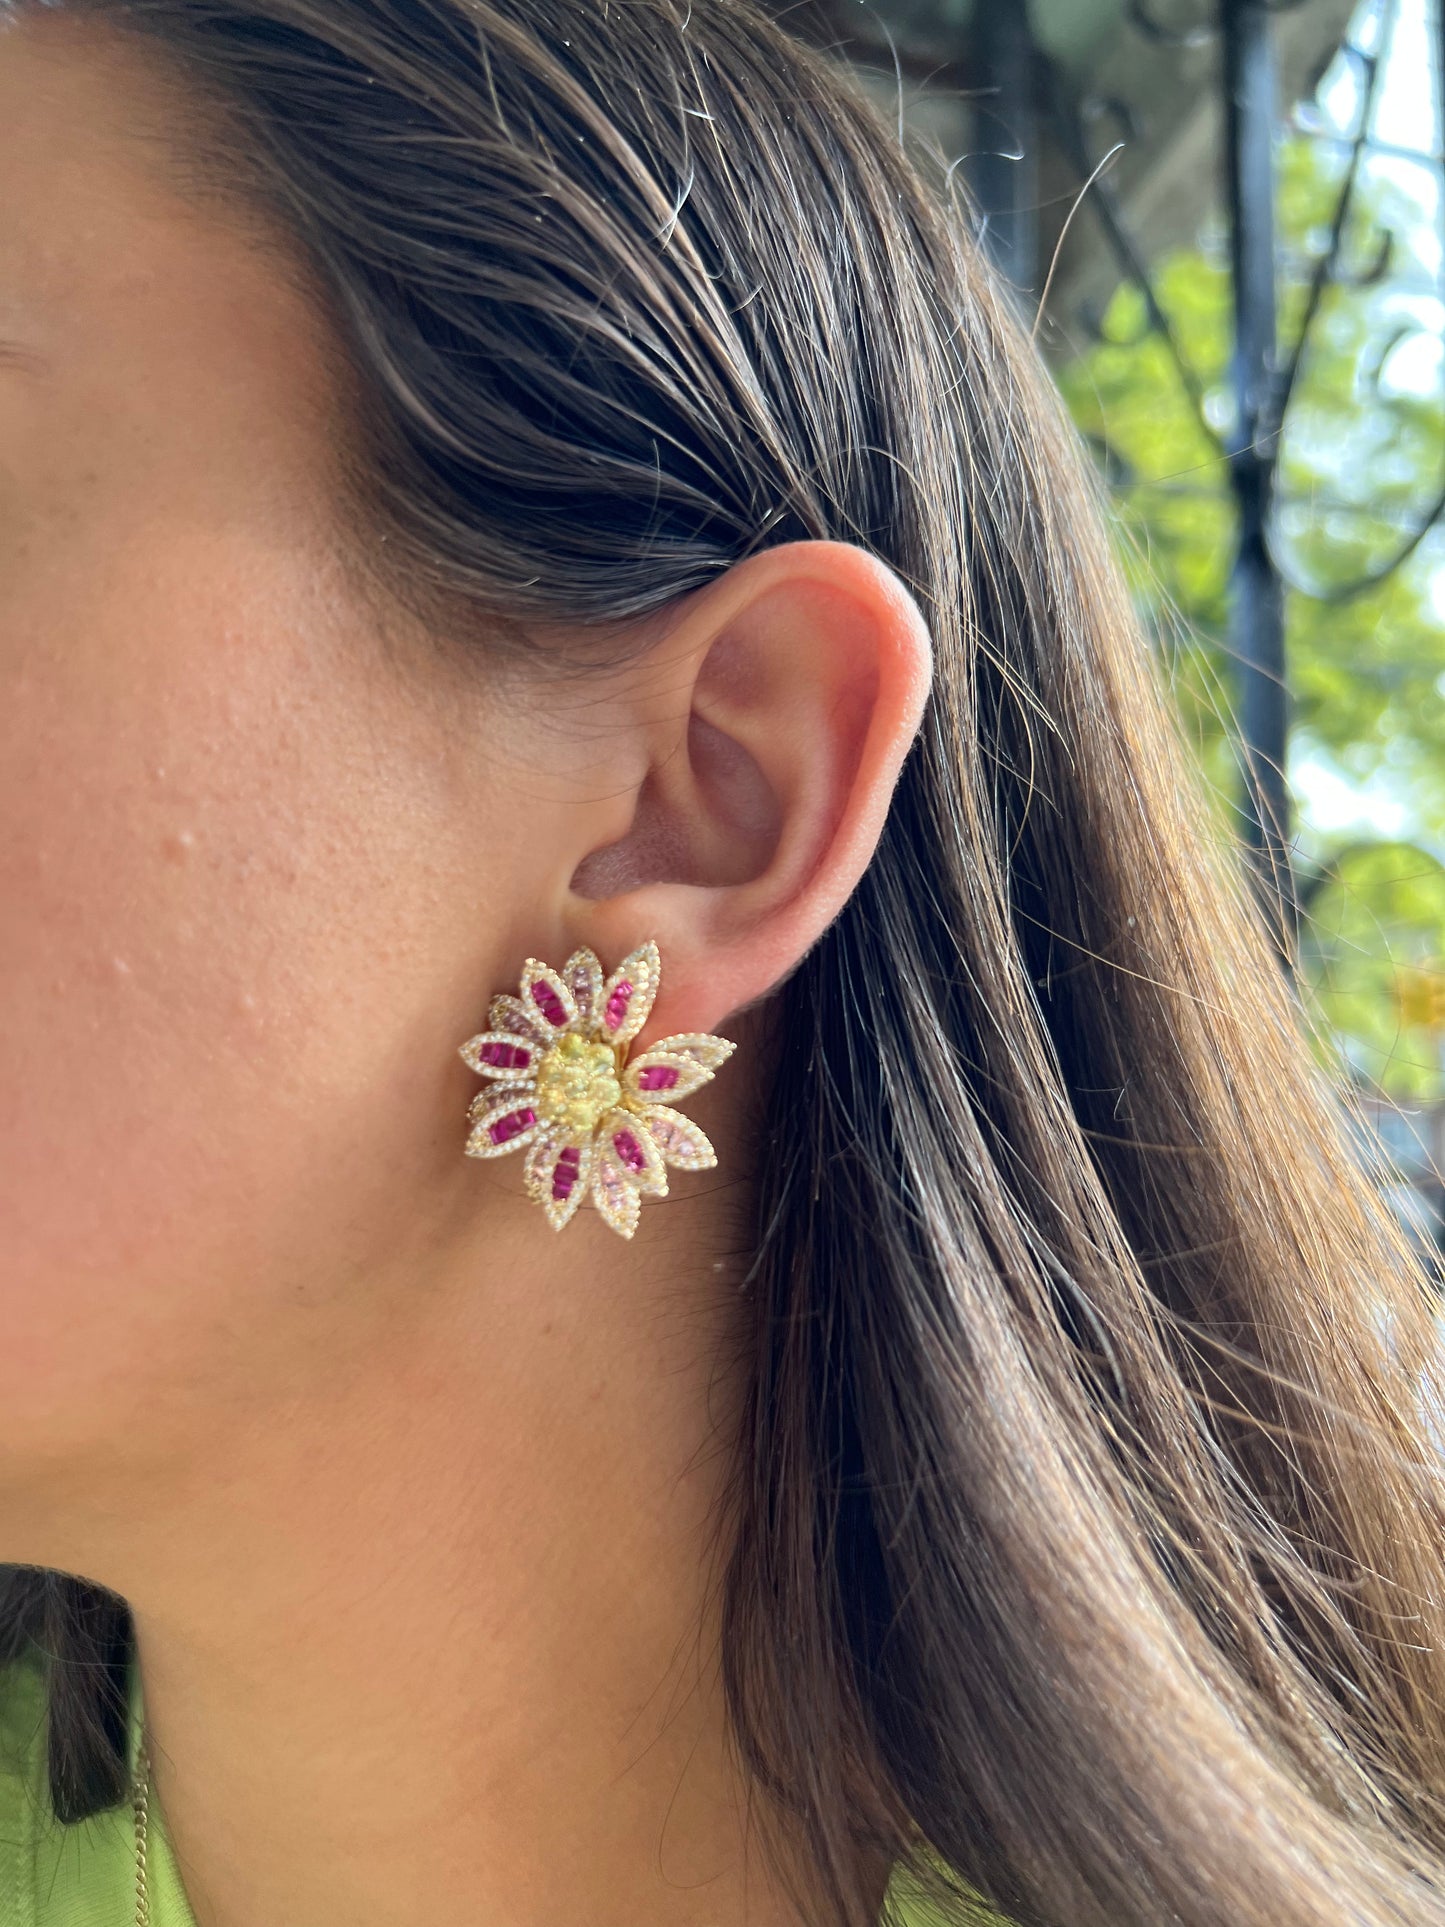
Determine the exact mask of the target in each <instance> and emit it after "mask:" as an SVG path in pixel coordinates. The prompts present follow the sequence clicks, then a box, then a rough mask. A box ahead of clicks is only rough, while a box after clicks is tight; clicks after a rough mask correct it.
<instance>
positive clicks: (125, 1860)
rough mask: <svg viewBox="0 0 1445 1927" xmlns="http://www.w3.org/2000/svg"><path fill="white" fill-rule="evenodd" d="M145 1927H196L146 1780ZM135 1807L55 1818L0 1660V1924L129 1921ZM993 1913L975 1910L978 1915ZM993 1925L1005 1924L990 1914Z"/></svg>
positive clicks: (913, 1912) (911, 1911) (31, 1672)
mask: <svg viewBox="0 0 1445 1927" xmlns="http://www.w3.org/2000/svg"><path fill="white" fill-rule="evenodd" d="M143 1716H144V1705H143V1701H142V1698H141V1686H140V1669H139V1667H137V1666H133V1667H132V1668H131V1676H130V1729H129V1738H128V1755H127V1760H128V1765H129V1766H130V1767H131V1769H132V1770H134V1767H135V1761H136V1755H137V1752H138V1750H139V1746H140V1734H141V1722H142V1719H143ZM146 1843H147V1867H148V1881H147V1884H148V1886H149V1889H150V1919H151V1927H196V1920H195V1916H194V1914H193V1913H192V1912H191V1908H190V1903H189V1901H188V1900H187V1899H186V1894H185V1889H184V1887H183V1886H182V1885H181V1877H180V1872H179V1870H178V1869H177V1866H176V1862H175V1857H174V1854H173V1852H172V1848H171V1842H170V1836H169V1834H168V1833H167V1831H166V1825H165V1817H164V1815H163V1814H162V1812H161V1810H160V1805H159V1802H158V1801H157V1799H156V1796H155V1788H154V1786H152V1788H151V1797H150V1805H149V1811H148V1820H147V1828H146ZM135 1884H136V1842H135V1815H134V1810H133V1808H132V1807H131V1804H130V1802H129V1801H128V1800H127V1801H124V1802H122V1804H121V1805H120V1806H117V1807H110V1808H108V1809H107V1810H106V1811H105V1812H104V1813H98V1814H96V1815H94V1816H93V1817H92V1818H91V1819H89V1820H85V1821H82V1822H81V1824H80V1825H79V1826H73V1827H72V1826H62V1825H61V1823H60V1822H59V1821H58V1820H57V1819H56V1818H55V1813H54V1810H53V1808H52V1807H51V1804H50V1781H49V1778H48V1775H47V1771H46V1765H45V1691H44V1677H43V1673H42V1662H41V1659H40V1656H39V1654H38V1653H35V1652H33V1650H32V1652H31V1653H29V1654H27V1655H26V1656H25V1657H24V1658H21V1659H17V1660H15V1661H13V1662H12V1663H11V1664H10V1665H9V1666H4V1667H0V1927H134V1922H135V1913H136V1893H135ZM889 1899H890V1901H892V1902H893V1903H894V1904H895V1905H896V1906H897V1909H898V1912H897V1916H896V1918H897V1919H898V1921H899V1922H900V1923H901V1924H902V1927H937V1917H936V1915H934V1914H933V1913H932V1912H930V1911H929V1910H928V1909H926V1908H925V1907H924V1905H923V1904H922V1903H921V1902H920V1901H918V1900H905V1899H904V1890H903V1887H902V1884H901V1882H900V1881H899V1880H898V1879H897V1878H895V1881H894V1884H893V1885H892V1886H891V1887H890V1888H889ZM986 1920H996V1917H995V1916H991V1915H985V1914H982V1913H980V1915H979V1921H980V1923H983V1922H984V1921H986ZM996 1927H1007V1923H1005V1922H1003V1921H997V1920H996Z"/></svg>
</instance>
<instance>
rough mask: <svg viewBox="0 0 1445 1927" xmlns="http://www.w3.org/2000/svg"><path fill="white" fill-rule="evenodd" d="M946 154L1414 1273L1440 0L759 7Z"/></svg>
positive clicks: (1440, 677) (1436, 985)
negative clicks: (1343, 1085) (1073, 422)
mask: <svg viewBox="0 0 1445 1927" xmlns="http://www.w3.org/2000/svg"><path fill="white" fill-rule="evenodd" d="M776 11H777V13H778V14H779V15H780V17H782V18H783V19H784V20H785V22H786V24H787V25H788V26H789V27H790V28H791V30H792V31H793V32H795V33H799V34H801V35H803V36H804V37H805V38H808V39H810V40H813V41H815V42H817V43H818V44H820V45H822V46H825V47H827V48H830V49H832V50H833V51H834V52H835V53H838V54H841V55H842V56H843V57H845V58H846V59H848V60H849V61H851V62H852V63H854V64H855V66H856V67H857V69H858V71H859V73H860V74H861V76H862V78H863V79H864V82H865V84H866V85H867V86H868V88H869V89H870V91H872V92H874V93H876V95H877V96H878V98H879V99H880V101H881V102H882V103H883V104H884V106H885V108H886V110H887V112H888V113H889V115H890V116H893V115H896V116H897V119H898V126H899V134H900V138H901V139H902V140H903V141H904V142H905V143H906V144H907V145H908V146H909V147H910V149H911V150H912V151H913V152H914V153H915V155H916V157H917V158H918V159H919V161H920V162H921V163H922V164H923V165H924V167H925V169H926V170H931V171H933V172H935V173H937V172H938V171H939V170H942V171H943V172H944V173H945V174H947V175H950V176H953V175H961V176H962V179H963V182H964V184H965V185H966V187H967V190H968V193H969V195H970V197H971V200H972V203H973V208H974V210H975V212H976V215H977V217H978V219H979V221H980V223H981V225H982V227H983V230H984V236H985V242H986V245H987V246H988V248H989V250H990V251H991V253H992V255H993V257H994V259H995V261H996V262H997V263H998V265H999V266H1000V267H1001V268H1002V270H1003V272H1004V273H1005V275H1006V276H1007V277H1008V279H1009V281H1010V282H1011V283H1012V285H1013V287H1014V289H1015V291H1016V294H1017V298H1018V303H1019V306H1020V309H1021V312H1022V313H1023V315H1024V318H1025V320H1026V322H1027V324H1028V325H1029V326H1030V327H1033V326H1034V325H1035V324H1037V327H1038V340H1039V344H1040V346H1041V347H1042V349H1043V351H1044V353H1045V355H1046V357H1047V358H1048V360H1049V363H1050V365H1051V367H1052V369H1053V372H1054V374H1055V376H1056V378H1057V380H1058V382H1059V384H1060V386H1061V387H1062V389H1063V391H1064V394H1065V396H1066V397H1067V399H1068V401H1069V404H1070V406H1071V408H1072V409H1073V411H1074V415H1075V417H1076V419H1077V421H1078V422H1079V425H1080V427H1081V428H1082V430H1083V432H1084V434H1085V436H1086V437H1087V439H1088V441H1089V444H1090V446H1091V447H1092V449H1093V451H1094V454H1095V457H1096V459H1097V461H1098V463H1099V465H1100V468H1101V470H1102V472H1103V474H1104V476H1105V478H1106V480H1107V483H1108V486H1109V488H1110V490H1111V491H1112V498H1113V501H1114V503H1115V505H1116V522H1117V529H1118V534H1119V540H1120V544H1121V548H1122V551H1123V553H1124V557H1125V562H1126V566H1127V567H1128V569H1129V570H1130V573H1131V577H1132V580H1133V583H1134V586H1135V592H1136V595H1137V597H1138V599H1139V602H1140V605H1141V607H1142V609H1143V612H1144V614H1145V617H1146V620H1147V623H1148V626H1149V631H1150V634H1151V635H1152V637H1153V638H1154V641H1155V643H1156V645H1157V647H1158V649H1159V650H1160V652H1161V656H1162V659H1163V663H1164V666H1165V669H1166V672H1167V676H1168V679H1169V681H1170V684H1171V686H1172V688H1173V689H1174V691H1175V693H1176V696H1177V700H1178V702H1179V704H1180V707H1181V711H1182V714H1183V717H1184V720H1185V725H1186V728H1187V731H1188V734H1189V736H1190V738H1191V739H1192V741H1193V742H1194V743H1195V745H1196V746H1197V749H1198V752H1199V755H1200V756H1201V758H1202V759H1203V762H1204V765H1205V768H1206V770H1207V772H1208V775H1209V778H1210V784H1211V790H1212V794H1213V796H1214V799H1215V802H1216V804H1217V806H1218V808H1219V811H1220V814H1221V818H1222V820H1223V821H1224V822H1226V823H1227V824H1228V826H1229V827H1230V829H1231V830H1232V831H1233V832H1234V833H1235V834H1237V835H1238V836H1240V837H1241V838H1242V839H1243V840H1244V845H1245V849H1246V852H1247V855H1248V860H1249V862H1250V864H1251V867H1252V874H1253V875H1254V877H1255V880H1256V882H1257V885H1258V888H1259V890H1260V893H1261V897H1262V900H1263V902H1264V904H1265V908H1266V910H1267V911H1268V913H1269V917H1270V923H1271V927H1272V928H1274V929H1275V930H1276V931H1277V932H1278V948H1279V956H1280V967H1281V968H1282V969H1284V970H1286V971H1288V972H1290V973H1291V974H1292V976H1293V978H1294V980H1295V982H1296V984H1297V986H1298V989H1299V992H1300V995H1301V997H1302V998H1303V1000H1304V1001H1305V1003H1306V1005H1307V1006H1308V1008H1309V1010H1310V1012H1311V1015H1312V1017H1313V1018H1314V1019H1315V1023H1316V1027H1317V1030H1318V1044H1317V1048H1318V1050H1319V1051H1320V1053H1321V1056H1322V1057H1323V1059H1324V1060H1325V1061H1326V1062H1327V1063H1328V1064H1329V1065H1330V1066H1331V1067H1332V1068H1333V1069H1334V1070H1335V1071H1336V1072H1337V1074H1338V1075H1339V1077H1340V1078H1341V1079H1343V1080H1346V1081H1347V1082H1348V1083H1349V1084H1350V1085H1352V1086H1353V1088H1354V1090H1355V1092H1356V1094H1357V1095H1358V1097H1359V1099H1360V1101H1361V1109H1362V1112H1363V1115H1364V1116H1365V1118H1366V1119H1367V1120H1368V1124H1367V1126H1366V1128H1365V1129H1364V1131H1362V1133H1361V1145H1362V1151H1363V1152H1364V1154H1365V1156H1366V1157H1367V1158H1368V1160H1369V1161H1370V1163H1371V1165H1372V1168H1373V1169H1374V1171H1375V1174H1376V1177H1377V1181H1378V1182H1379V1184H1380V1185H1381V1186H1383V1187H1384V1188H1386V1189H1387V1191H1388V1192H1389V1195H1390V1198H1391V1201H1392V1203H1393V1204H1394V1206H1395V1208H1396V1209H1397V1211H1398V1212H1399V1213H1400V1215H1401V1217H1402V1218H1403V1219H1404V1221H1405V1223H1406V1224H1407V1226H1408V1227H1409V1228H1410V1229H1411V1231H1412V1233H1413V1234H1414V1235H1415V1236H1416V1237H1417V1238H1418V1239H1419V1240H1420V1242H1421V1244H1422V1246H1423V1247H1424V1249H1425V1251H1426V1253H1427V1255H1428V1256H1429V1257H1430V1258H1431V1260H1432V1262H1433V1263H1434V1264H1435V1265H1436V1268H1437V1271H1445V1185H1442V1180H1441V1175H1440V1174H1441V1171H1442V1169H1445V245H1442V244H1445V138H1442V133H1445V127H1442V101H1445V0H1273V3H1272V4H1262V3H1261V0H789V4H787V5H778V6H777V7H776Z"/></svg>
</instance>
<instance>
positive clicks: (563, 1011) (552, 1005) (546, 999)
mask: <svg viewBox="0 0 1445 1927" xmlns="http://www.w3.org/2000/svg"><path fill="white" fill-rule="evenodd" d="M532 1002H533V1003H534V1004H535V1005H536V1006H537V1008H538V1010H540V1011H541V1013H542V1015H543V1016H544V1017H545V1018H546V1019H547V1022H548V1023H549V1024H551V1025H553V1026H554V1028H555V1029H557V1030H561V1028H562V1026H563V1025H564V1024H565V1023H566V1021H567V1006H566V1005H565V1004H564V1003H563V1002H562V999H561V998H560V997H559V996H558V995H557V993H556V991H555V990H554V989H553V988H552V986H551V985H550V984H549V983H548V982H547V980H546V978H545V977H544V978H542V979H540V980H539V981H538V982H537V983H535V984H533V986H532Z"/></svg>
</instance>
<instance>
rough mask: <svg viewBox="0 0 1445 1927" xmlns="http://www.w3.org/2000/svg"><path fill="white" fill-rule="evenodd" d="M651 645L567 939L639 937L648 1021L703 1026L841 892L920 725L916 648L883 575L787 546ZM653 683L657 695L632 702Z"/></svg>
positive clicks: (698, 603) (925, 643)
mask: <svg viewBox="0 0 1445 1927" xmlns="http://www.w3.org/2000/svg"><path fill="white" fill-rule="evenodd" d="M659 647H660V649H661V650H663V651H665V652H666V654H667V657H668V673H667V674H655V675H654V674H649V673H647V672H646V670H644V673H642V674H641V675H640V676H639V678H638V689H639V692H640V693H639V696H638V701H639V704H640V707H641V710H642V712H643V713H642V715H641V716H640V718H639V720H640V723H641V726H642V727H644V728H645V729H646V730H647V732H648V736H649V756H648V773H647V778H646V781H645V782H644V784H643V785H642V787H641V789H640V791H639V793H638V806H637V810H636V813H635V816H634V821H633V823H632V825H631V827H630V828H629V830H628V832H627V834H626V835H625V836H624V837H623V838H621V839H620V840H619V841H618V842H616V843H614V844H612V845H610V846H608V847H607V848H604V849H601V850H597V851H592V852H586V853H585V854H584V857H583V860H582V862H581V863H580V864H579V866H578V871H577V875H576V876H575V877H574V879H573V905H574V909H575V923H576V932H577V938H578V940H579V941H588V942H592V943H595V944H596V945H597V946H598V947H599V948H601V949H603V950H604V951H606V950H614V951H615V950H618V949H619V948H626V947H628V945H630V944H631V943H634V942H636V941H638V939H639V938H640V937H641V936H644V935H646V936H649V937H654V938H656V940H657V941H658V943H659V944H660V945H661V948H662V950H663V954H664V955H665V956H666V957H667V959H668V973H667V977H666V980H665V982H664V986H663V992H662V1001H663V1002H664V1003H665V1009H663V1010H662V1011H661V1013H660V1015H659V1018H658V1020H657V1021H658V1022H660V1023H661V1025H662V1027H663V1028H664V1029H699V1030H711V1029H713V1028H715V1027H716V1025H717V1024H719V1023H720V1022H721V1021H722V1020H723V1019H724V1018H725V1017H726V1016H727V1014H728V1013H729V1012H731V1011H734V1010H737V1009H739V1008H741V1007H742V1006H743V1005H745V1004H749V1003H752V1002H755V1001H756V1000H757V999H759V998H760V997H762V996H763V995H765V994H766V993H767V991H768V990H770V989H771V988H772V987H773V985H775V984H776V983H778V982H779V981H781V979H782V978H783V977H785V976H786V975H787V974H788V973H789V972H790V971H791V970H792V968H793V967H794V966H795V965H796V963H797V962H798V961H799V959H800V958H801V957H802V956H803V955H804V954H805V953H806V951H807V950H808V949H810V948H811V946H812V945H813V943H814V942H815V941H816V940H817V938H818V937H819V936H821V934H822V933H823V931H824V930H825V929H826V928H827V926H828V924H829V923H831V922H832V920H833V918H834V917H835V916H836V915H837V914H838V912H839V911H840V910H841V909H842V907H843V905H844V904H845V903H846V901H847V899H848V897H849V896H850V895H851V894H852V892H853V890H854V888H855V887H856V885H857V883H858V880H859V878H860V877H861V875H862V874H863V871H864V869H865V868H866V867H867V864H868V861H869V859H870V858H871V856H872V853H873V850H874V848H875V847H876V845H877V841H878V837H879V835H880V833H881V831H882V827H883V823H884V821H885V818H886V816H887V811H888V805H889V801H890V799H891V796H892V793H893V789H894V786H895V784H896V782H897V779H898V775H899V772H900V770H901V768H902V765H903V760H904V758H905V757H906V755H907V753H908V749H909V747H910V745H911V743H912V741H913V738H914V736H915V735H916V733H917V729H918V725H919V722H920V720H921V718H922V714H923V709H924V704H925V702H926V700H927V692H928V687H929V679H930V671H931V652H930V643H929V637H928V631H927V626H926V624H925V623H924V620H923V617H922V614H921V612H920V611H919V609H918V607H917V605H916V603H915V602H914V601H913V598H912V597H911V596H910V595H909V593H908V591H907V590H906V589H905V587H904V586H903V584H902V583H901V582H900V581H899V579H898V577H897V576H896V575H895V574H894V573H893V572H892V571H891V570H890V569H889V568H888V567H887V565H886V564H884V563H882V562H880V561H879V560H878V559H877V558H876V557H874V556H872V555H870V554H868V552H867V551H865V550H863V549H860V548H857V547H855V546H853V545H852V544H848V543H841V542H795V543H787V544H783V545H780V546H779V547H778V548H775V549H771V550H767V551H765V552H764V553H762V554H761V555H758V556H754V557H750V558H748V560H747V561H745V562H742V563H739V564H737V565H736V566H735V567H734V568H733V569H731V570H730V571H729V572H728V574H727V575H726V576H725V577H723V578H722V579H721V580H720V581H719V582H717V583H714V584H712V585H711V586H710V587H709V588H708V589H707V590H706V591H704V592H702V593H701V594H700V595H699V596H697V597H696V598H695V599H694V600H693V601H692V602H691V603H690V605H689V606H688V607H687V609H686V611H685V612H684V615H683V617H682V619H681V620H680V622H679V623H678V625H677V626H676V627H675V628H674V629H673V630H672V632H671V633H670V634H669V636H668V638H667V639H666V641H665V642H664V643H663V644H661V645H659ZM662 687H666V688H667V689H668V690H669V691H670V697H671V700H670V703H668V702H655V701H654V699H652V698H650V697H649V696H648V694H647V693H646V692H647V690H648V689H649V688H662ZM684 687H685V689H686V692H687V696H686V704H685V709H686V713H685V715H684V714H683V713H682V710H683V707H684V705H683V703H682V702H680V701H679V700H678V698H679V694H680V691H681V690H682V689H683V688H684ZM653 1027H654V1026H651V1025H650V1026H649V1028H653Z"/></svg>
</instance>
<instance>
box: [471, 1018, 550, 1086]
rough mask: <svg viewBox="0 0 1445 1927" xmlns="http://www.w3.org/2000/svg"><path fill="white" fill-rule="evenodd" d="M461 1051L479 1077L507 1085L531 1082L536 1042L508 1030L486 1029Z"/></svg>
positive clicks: (472, 1038)
mask: <svg viewBox="0 0 1445 1927" xmlns="http://www.w3.org/2000/svg"><path fill="white" fill-rule="evenodd" d="M459 1049H460V1055H461V1057H462V1059H463V1060H464V1062H465V1063H467V1064H468V1065H469V1066H470V1067H471V1069H472V1070H474V1071H476V1072H477V1074H478V1075H479V1076H481V1077H492V1078H499V1079H501V1080H503V1081H505V1082H508V1083H526V1082H528V1081H529V1080H530V1078H531V1075H532V1068H533V1065H534V1063H535V1061H536V1057H537V1044H536V1041H535V1039H533V1038H531V1037H526V1038H523V1037H520V1036H518V1035H517V1034H516V1032H514V1031H505V1030H500V1031H499V1030H484V1031H483V1032H482V1033H481V1035H480V1036H477V1037H469V1038H468V1039H467V1041H466V1043H465V1044H462V1045H461V1046H460V1047H459Z"/></svg>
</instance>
